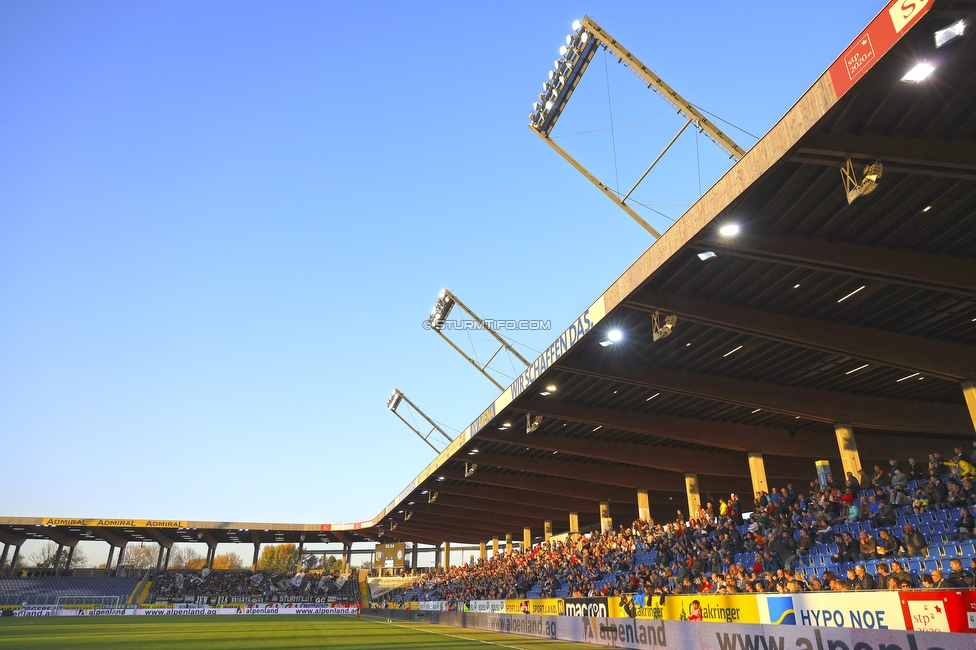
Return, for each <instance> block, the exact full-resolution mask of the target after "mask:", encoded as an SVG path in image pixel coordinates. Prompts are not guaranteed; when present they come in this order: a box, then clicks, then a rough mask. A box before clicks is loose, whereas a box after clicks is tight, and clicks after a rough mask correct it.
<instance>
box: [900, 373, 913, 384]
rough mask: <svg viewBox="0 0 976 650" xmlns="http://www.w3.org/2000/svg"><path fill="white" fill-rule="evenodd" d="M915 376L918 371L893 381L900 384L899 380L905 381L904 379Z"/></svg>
mask: <svg viewBox="0 0 976 650" xmlns="http://www.w3.org/2000/svg"><path fill="white" fill-rule="evenodd" d="M917 376H918V373H917V372H913V373H912V374H910V375H908V376H907V377H902V378H901V379H899V380H897V381H896V382H895V383H896V384H900V383H901V382H903V381H905V380H906V379H911V378H912V377H917Z"/></svg>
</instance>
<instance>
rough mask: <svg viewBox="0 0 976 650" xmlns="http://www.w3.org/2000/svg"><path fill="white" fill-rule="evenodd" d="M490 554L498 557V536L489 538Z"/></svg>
mask: <svg viewBox="0 0 976 650" xmlns="http://www.w3.org/2000/svg"><path fill="white" fill-rule="evenodd" d="M491 556H492V557H498V538H497V537H492V538H491Z"/></svg>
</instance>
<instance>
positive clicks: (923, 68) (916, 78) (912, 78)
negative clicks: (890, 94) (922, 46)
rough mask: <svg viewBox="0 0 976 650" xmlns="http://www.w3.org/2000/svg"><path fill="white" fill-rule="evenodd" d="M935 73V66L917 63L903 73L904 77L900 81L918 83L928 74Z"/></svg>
mask: <svg viewBox="0 0 976 650" xmlns="http://www.w3.org/2000/svg"><path fill="white" fill-rule="evenodd" d="M933 72H935V66H933V65H931V64H929V63H925V62H924V61H923V62H922V63H919V64H918V65H916V66H915V67H914V68H912V69H911V70H909V71H908V72H906V73H905V76H904V77H902V78H901V80H902V81H907V82H910V83H918V82H920V81H922V80H923V79H925V78H926V77H928V76H929V75H930V74H932V73H933Z"/></svg>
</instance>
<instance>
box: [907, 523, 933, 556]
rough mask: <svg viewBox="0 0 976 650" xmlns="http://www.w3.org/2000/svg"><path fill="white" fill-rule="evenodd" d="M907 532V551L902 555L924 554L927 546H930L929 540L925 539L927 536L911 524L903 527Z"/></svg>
mask: <svg viewBox="0 0 976 650" xmlns="http://www.w3.org/2000/svg"><path fill="white" fill-rule="evenodd" d="M902 530H903V531H904V533H905V537H904V540H903V543H904V545H905V550H906V553H904V554H903V555H902V557H908V556H909V555H923V554H924V553H925V547H926V546H928V542H927V541H925V537H924V536H923V535H922V534H921V533H920V532H918V531H917V530H915V529H914V528H913V527H912V525H911V524H905V526H904V527H903V528H902Z"/></svg>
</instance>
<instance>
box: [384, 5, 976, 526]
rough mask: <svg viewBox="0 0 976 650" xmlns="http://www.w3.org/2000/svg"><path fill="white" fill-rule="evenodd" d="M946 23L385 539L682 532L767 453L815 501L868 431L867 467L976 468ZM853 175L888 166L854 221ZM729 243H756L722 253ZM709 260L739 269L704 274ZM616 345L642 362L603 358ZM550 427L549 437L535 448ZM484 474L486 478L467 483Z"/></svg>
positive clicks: (796, 116) (606, 319)
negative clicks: (651, 525)
mask: <svg viewBox="0 0 976 650" xmlns="http://www.w3.org/2000/svg"><path fill="white" fill-rule="evenodd" d="M895 4H896V3H891V6H892V7H893V6H895ZM924 10H925V12H924V14H922V15H917V16H913V17H911V18H909V22H908V23H905V24H904V25H903V26H902V31H901V33H900V34H895V32H894V31H893V30H894V28H895V27H896V26H897V20H896V17H893V16H892V15H891V14H890V13H889V8H888V7H886V8H885V9H884V10H883V11H882V12H881V14H879V16H878V18H876V19H875V21H873V22H872V24H871V25H870V26H869V27H868V28H866V29H865V30H864V32H862V33H861V34H860V35H858V38H857V39H856V40H855V41H854V42H853V44H852V46H851V48H849V49H848V50H847V51H846V52H845V53H843V54H842V55H841V57H839V58H838V60H837V62H836V63H835V64H834V65H833V66H831V69H830V70H828V71H827V72H826V73H824V74H823V75H822V76H821V77H820V78H819V79H818V80H817V81H816V83H814V85H813V87H811V88H810V89H809V90H808V91H807V92H806V93H805V94H804V95H803V97H801V98H800V100H799V101H797V103H796V104H795V105H794V106H793V107H792V108H791V109H790V111H789V112H788V113H787V114H786V115H785V116H784V117H783V118H782V119H781V120H780V121H779V122H778V123H777V124H776V125H775V126H774V127H773V128H772V129H771V130H770V131H769V133H767V134H766V136H765V137H763V138H762V139H761V140H760V141H759V142H758V143H757V144H756V145H755V146H754V147H753V148H752V149H751V150H750V151H749V152H748V153H747V154H746V155H745V156H743V157H742V159H741V160H739V161H738V162H737V163H736V164H735V166H733V167H732V169H731V170H730V171H729V172H728V173H727V174H725V176H724V177H723V178H721V179H720V180H719V181H718V182H717V183H716V184H715V185H714V186H713V187H712V188H711V189H709V191H708V192H707V193H706V194H705V195H704V196H702V198H701V199H700V200H699V201H698V202H697V203H696V204H695V205H694V206H692V207H691V208H690V209H689V210H688V211H687V212H686V213H685V214H684V215H683V216H682V217H681V219H679V220H678V221H677V223H675V224H674V225H673V226H672V227H671V228H670V229H669V230H668V231H667V232H666V233H665V234H664V235H663V236H662V237H661V238H660V239H659V240H658V241H656V242H654V244H653V245H652V246H651V247H650V248H649V249H648V250H647V251H646V252H645V253H644V254H643V255H642V256H641V257H640V258H639V259H638V260H637V261H636V262H635V263H634V264H633V265H632V266H631V267H630V268H629V269H628V270H627V272H626V273H624V274H623V275H622V276H621V277H620V278H619V279H618V280H617V281H616V282H615V283H614V284H613V285H612V286H611V287H610V288H609V289H608V290H607V291H606V292H605V293H604V294H603V295H602V296H600V297H599V298H598V299H597V301H595V302H594V303H593V305H592V306H591V307H590V308H589V310H588V311H587V313H586V314H585V318H586V319H588V320H589V321H590V322H591V323H592V325H588V324H587V323H585V322H582V321H581V322H580V323H577V324H573V325H571V326H570V328H569V330H567V331H568V332H569V331H571V330H574V328H577V329H587V328H588V329H587V331H586V333H585V334H584V335H583V336H582V337H581V338H579V340H574V339H575V336H573V335H564V336H563V337H560V339H557V341H556V342H555V343H554V344H553V346H552V347H551V348H550V349H549V350H547V351H546V354H545V355H543V357H540V361H539V362H537V363H539V364H540V365H539V369H540V370H541V372H537V373H536V372H529V373H528V374H527V375H524V376H523V377H522V378H520V379H519V380H517V381H516V382H515V383H514V384H513V385H512V387H510V388H509V389H507V390H506V391H505V393H503V394H502V396H501V397H500V398H499V399H498V400H496V401H495V403H494V404H493V405H492V406H490V407H489V408H488V409H486V410H485V412H484V413H483V414H482V416H480V417H479V418H478V420H476V421H475V423H473V424H472V425H471V427H469V428H468V429H467V430H466V431H465V432H464V433H462V435H461V436H459V438H458V439H457V440H456V441H455V443H454V444H453V445H452V446H451V448H450V449H449V450H447V451H446V452H445V453H443V454H441V456H439V457H438V459H437V460H436V461H435V462H434V463H432V464H431V465H430V466H429V467H428V468H427V469H426V470H425V471H424V472H423V473H422V474H421V475H420V476H418V478H417V479H416V480H415V481H414V482H413V483H412V484H411V485H410V486H408V488H407V490H405V491H404V492H403V493H401V495H399V496H398V497H397V499H396V500H395V501H394V502H393V503H391V504H390V506H389V507H388V508H387V509H385V510H384V511H383V512H382V513H381V514H380V515H379V516H378V517H377V519H376V520H375V521H376V522H377V527H382V528H383V529H384V531H385V532H386V534H388V535H392V536H395V537H399V538H403V539H413V538H414V537H413V536H414V535H423V536H425V537H428V538H429V537H433V538H434V539H447V538H452V539H464V540H472V541H474V540H479V539H487V538H490V537H492V536H495V535H498V534H502V535H504V534H505V533H506V532H512V533H515V535H516V537H519V536H520V535H519V533H520V532H521V531H520V530H519V527H521V526H529V527H532V528H533V529H534V530H535V531H536V534H541V532H542V524H543V521H545V520H551V521H553V524H554V527H555V530H556V532H557V533H558V532H560V531H561V530H562V531H565V530H566V529H567V526H568V520H567V511H577V512H579V513H580V517H581V524H585V523H586V522H590V523H593V522H597V521H598V514H597V513H598V504H599V502H600V501H609V502H610V503H611V514H612V515H613V516H614V518H615V519H616V520H617V521H630V520H631V518H636V515H637V502H636V501H637V500H636V494H635V490H636V489H639V488H643V489H647V490H648V491H649V500H650V506H651V512H652V515H655V516H656V517H658V518H662V517H663V518H666V520H670V519H671V518H672V517H673V516H674V513H675V510H676V509H677V508H682V509H686V498H685V482H684V473H685V472H695V473H697V474H698V477H699V484H700V489H701V493H702V495H703V499H704V497H705V495H712V496H713V498H715V499H717V498H718V497H720V496H728V493H729V492H733V491H735V492H744V493H746V494H749V493H751V485H752V484H751V480H750V474H749V466H748V462H747V452H750V451H753V452H761V453H762V454H763V458H764V463H765V467H766V473H767V475H768V477H769V482H770V484H771V485H775V486H779V487H783V486H785V484H786V482H787V481H792V482H793V483H794V484H795V485H797V486H801V485H806V483H807V482H808V481H809V480H810V479H811V478H812V477H813V476H814V474H815V470H814V460H818V459H830V460H834V461H838V460H839V458H840V455H839V451H838V447H837V441H836V435H835V432H834V427H833V425H834V423H836V422H844V423H850V424H852V425H853V427H854V431H855V435H856V439H857V445H858V449H859V451H860V456H861V459H862V463H863V464H864V465H866V466H867V467H870V466H871V465H872V464H874V463H875V462H878V461H883V460H886V459H888V458H891V457H897V458H901V459H904V458H907V457H909V456H910V455H915V454H920V453H921V452H923V451H943V452H947V451H950V450H951V449H952V447H953V446H954V444H956V443H957V441H960V440H965V441H967V442H966V443H965V444H966V445H967V447H968V445H969V443H968V441H969V440H971V439H972V438H973V423H972V420H971V418H970V415H969V413H968V412H967V407H966V404H965V400H964V398H963V392H962V390H961V388H960V383H961V382H963V381H965V380H973V379H976V322H974V319H976V138H974V136H976V66H974V65H973V64H972V62H973V61H976V37H974V36H972V35H967V36H965V37H964V38H963V39H960V40H958V41H956V42H954V43H951V44H949V45H948V46H946V47H944V48H941V49H939V50H936V49H935V44H934V38H933V33H934V32H935V31H936V30H937V29H940V28H943V27H945V26H947V25H949V24H950V23H952V22H954V21H956V20H959V19H965V20H967V21H968V22H969V24H974V22H976V21H974V19H976V3H973V2H962V1H951V0H950V1H943V2H937V1H936V2H931V3H928V4H927V6H925V7H924ZM912 21H914V22H912ZM885 30H887V31H885ZM886 37H887V38H888V39H889V40H888V43H887V44H890V49H888V50H887V51H885V50H884V47H885V43H882V41H883V40H884V38H886ZM896 38H897V39H898V40H896V41H895V42H893V43H891V41H892V40H894V39H896ZM865 40H868V41H869V43H870V47H871V48H873V49H871V50H870V56H872V57H874V59H873V60H872V62H873V65H871V66H870V67H869V69H867V70H866V71H864V72H855V73H854V79H853V81H852V80H851V78H850V76H847V73H848V67H847V65H846V63H847V61H848V60H849V59H850V58H851V56H852V52H853V53H854V54H857V53H858V51H859V49H858V48H862V47H863V44H864V42H865ZM921 59H927V60H928V61H929V62H931V63H935V64H936V66H937V67H936V71H935V72H934V73H933V74H932V76H931V77H929V78H928V79H926V80H925V81H923V82H920V83H907V82H903V81H901V78H902V76H903V75H904V74H905V72H906V71H907V70H908V69H910V68H911V67H912V66H913V65H915V63H916V62H917V61H919V60H921ZM848 159H850V160H852V162H853V163H854V166H855V168H856V170H857V173H858V174H860V170H861V168H862V167H863V166H864V165H865V164H868V163H873V162H875V161H880V162H881V163H882V165H883V175H882V178H881V179H880V181H879V182H878V186H877V189H876V190H875V191H874V192H873V193H870V194H866V195H863V196H860V197H858V198H857V199H856V200H854V201H853V202H852V203H850V204H848V200H847V195H846V193H845V189H844V185H843V183H842V179H841V173H840V169H841V167H842V166H844V164H845V162H846V161H847V160H848ZM729 223H735V224H737V225H739V227H740V232H739V234H738V235H736V236H735V237H723V236H721V235H720V234H719V233H718V230H719V228H720V227H721V226H722V225H726V224H729ZM706 251H711V252H714V253H715V254H716V256H715V257H714V258H712V259H708V260H704V261H703V260H702V259H701V258H700V257H699V254H700V253H703V252H706ZM862 287H863V288H862ZM848 294H853V295H850V296H849V297H847V298H846V299H843V298H844V297H845V296H848ZM842 299H843V300H842ZM655 311H657V312H659V314H660V319H659V320H660V324H661V325H663V319H664V318H665V317H666V316H667V315H670V314H674V315H676V317H677V324H676V325H675V327H674V330H673V332H672V333H671V335H670V336H669V337H667V338H662V339H659V340H657V341H655V340H654V333H653V330H654V326H653V317H652V315H653V313H654V312H655ZM610 329H619V330H620V331H621V332H622V333H623V336H624V339H623V340H622V341H621V342H619V343H617V344H614V345H610V346H603V345H601V342H602V341H605V340H606V338H607V333H608V331H609V330H610ZM569 343H571V345H568V344H569ZM557 357H558V358H557ZM914 373H918V374H914ZM523 380H528V381H523ZM550 385H552V386H555V387H556V390H555V391H546V388H545V387H547V386H550ZM544 392H549V393H550V394H548V395H543V393H544ZM527 414H528V415H531V416H532V417H533V419H534V418H535V416H540V415H541V416H542V417H543V419H542V422H541V424H540V426H539V427H538V429H537V430H535V431H534V432H532V433H526V415H527ZM505 422H509V423H511V425H512V426H510V427H504V428H501V426H502V425H503V424H504V423H505ZM920 436H921V437H924V438H925V440H924V441H920V440H919V438H920ZM474 450H477V453H473V452H474ZM466 463H467V464H470V463H477V465H478V467H477V469H476V470H475V471H474V473H472V474H471V475H470V476H468V477H466V476H465V473H466V472H465V464H466ZM834 466H835V471H836V470H837V469H839V468H840V464H839V463H838V462H835V464H834ZM424 491H426V492H427V493H428V494H429V493H430V492H437V493H438V498H437V500H436V501H435V502H434V503H432V504H429V503H427V501H428V499H429V497H428V496H426V495H424V494H422V492H424ZM409 502H413V503H414V505H412V506H407V505H406V504H407V503H409ZM400 510H403V511H405V512H411V511H412V512H413V515H412V516H411V518H410V520H409V521H403V515H402V514H400V513H399V512H398V511H400ZM393 522H396V529H395V530H394V531H392V532H390V525H391V524H392V523H393Z"/></svg>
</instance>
